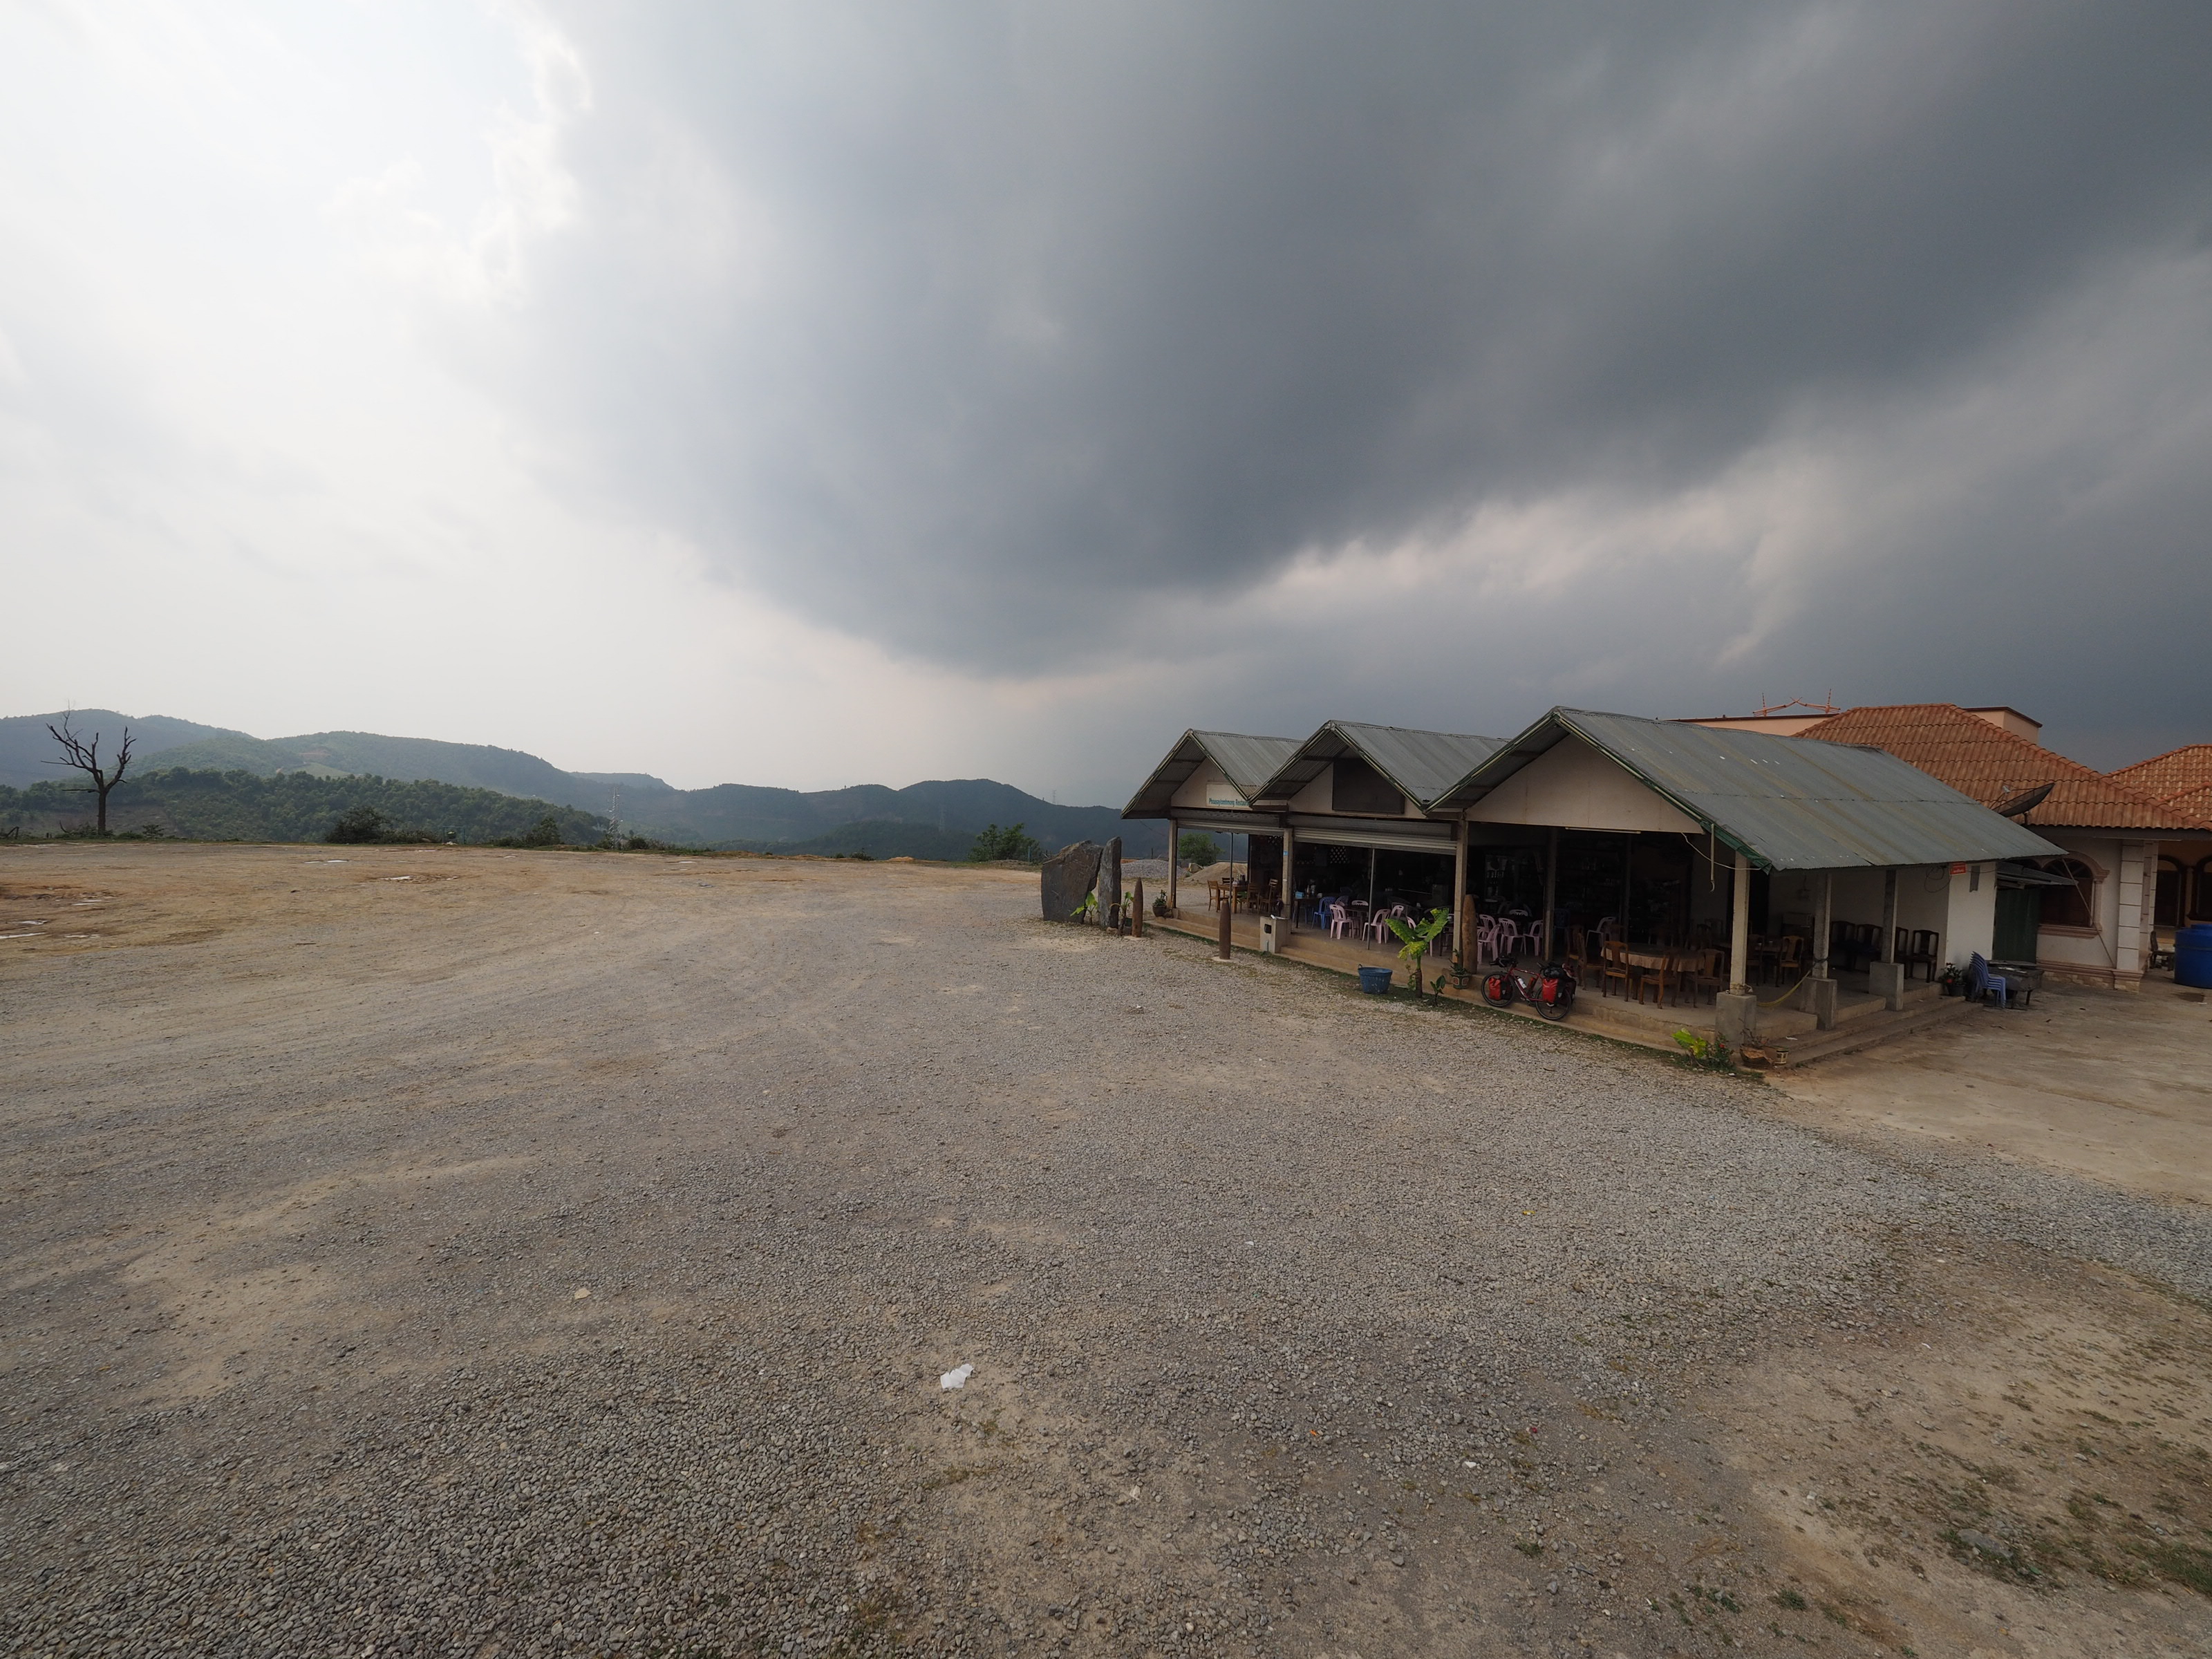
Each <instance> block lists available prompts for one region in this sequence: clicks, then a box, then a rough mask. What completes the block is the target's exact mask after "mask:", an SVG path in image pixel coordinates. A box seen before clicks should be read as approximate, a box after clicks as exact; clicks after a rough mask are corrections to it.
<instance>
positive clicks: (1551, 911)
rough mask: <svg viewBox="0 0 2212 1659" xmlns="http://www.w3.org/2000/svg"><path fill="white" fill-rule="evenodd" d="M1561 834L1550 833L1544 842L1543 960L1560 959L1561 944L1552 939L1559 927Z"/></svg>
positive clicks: (1552, 831) (1553, 831)
mask: <svg viewBox="0 0 2212 1659" xmlns="http://www.w3.org/2000/svg"><path fill="white" fill-rule="evenodd" d="M1558 910H1559V831H1558V830H1557V829H1553V830H1551V831H1549V832H1548V833H1547V836H1546V838H1545V842H1544V954H1543V957H1541V960H1543V961H1545V962H1557V961H1558V960H1559V940H1557V939H1553V937H1552V935H1553V933H1554V932H1555V931H1556V930H1557V928H1558V926H1559V918H1558V915H1557V913H1558Z"/></svg>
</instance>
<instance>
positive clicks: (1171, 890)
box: [1168, 818, 1182, 915]
mask: <svg viewBox="0 0 2212 1659" xmlns="http://www.w3.org/2000/svg"><path fill="white" fill-rule="evenodd" d="M1181 839H1182V837H1181V836H1178V835H1177V834H1176V821H1175V820H1174V819H1173V818H1170V819H1169V820H1168V914H1169V915H1175V914H1176V865H1177V864H1179V863H1180V862H1181V861H1182V860H1179V859H1177V858H1176V842H1177V841H1179V840H1181Z"/></svg>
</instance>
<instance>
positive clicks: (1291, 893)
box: [1275, 817, 1298, 939]
mask: <svg viewBox="0 0 2212 1659" xmlns="http://www.w3.org/2000/svg"><path fill="white" fill-rule="evenodd" d="M1291 851H1292V848H1291V821H1290V819H1289V818H1287V817H1285V819H1284V820H1283V919H1282V921H1280V922H1279V923H1278V924H1276V927H1275V937H1276V938H1277V939H1289V938H1290V936H1291V934H1292V933H1295V932H1296V931H1297V925H1298V896H1297V882H1295V881H1294V880H1292V879H1291Z"/></svg>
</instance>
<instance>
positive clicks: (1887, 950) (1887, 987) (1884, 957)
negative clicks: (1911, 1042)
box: [1867, 870, 1905, 1013]
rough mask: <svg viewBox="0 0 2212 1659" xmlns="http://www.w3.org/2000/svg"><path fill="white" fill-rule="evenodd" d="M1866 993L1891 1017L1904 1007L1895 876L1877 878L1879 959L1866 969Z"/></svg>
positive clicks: (1885, 873) (1889, 873)
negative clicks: (1878, 881)
mask: <svg viewBox="0 0 2212 1659" xmlns="http://www.w3.org/2000/svg"><path fill="white" fill-rule="evenodd" d="M1867 989H1868V990H1869V991H1871V992H1873V993H1874V994H1875V995H1876V996H1878V997H1880V998H1881V1006H1883V1007H1885V1008H1887V1009H1888V1010H1889V1011H1890V1012H1892V1013H1895V1012H1897V1011H1898V1010H1899V1009H1900V1008H1902V1007H1904V1006H1905V964H1904V963H1901V962H1899V960H1898V959H1897V872H1896V871H1895V870H1885V871H1883V872H1882V878H1881V960H1880V961H1878V962H1875V963H1870V964H1869V966H1868V968H1867Z"/></svg>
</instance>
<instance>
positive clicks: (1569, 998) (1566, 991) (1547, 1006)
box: [1536, 985, 1575, 1022]
mask: <svg viewBox="0 0 2212 1659" xmlns="http://www.w3.org/2000/svg"><path fill="white" fill-rule="evenodd" d="M1554 990H1555V994H1554V995H1553V997H1552V998H1551V999H1550V1000H1548V1001H1547V1000H1545V998H1544V997H1543V996H1542V994H1541V993H1540V994H1538V996H1537V998H1536V1012H1538V1013H1540V1014H1541V1015H1543V1017H1544V1018H1546V1019H1548V1020H1552V1021H1554V1022H1557V1021H1559V1020H1562V1019H1565V1018H1566V1017H1567V1011H1568V1010H1569V1009H1571V1008H1572V1007H1573V1006H1575V987H1573V986H1571V985H1560V986H1558V987H1554Z"/></svg>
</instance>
